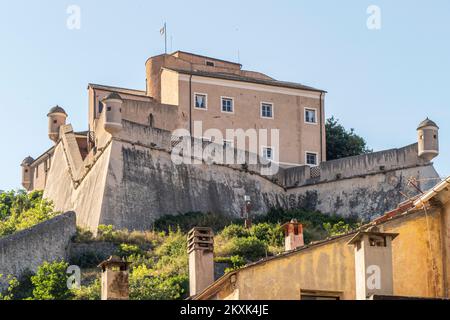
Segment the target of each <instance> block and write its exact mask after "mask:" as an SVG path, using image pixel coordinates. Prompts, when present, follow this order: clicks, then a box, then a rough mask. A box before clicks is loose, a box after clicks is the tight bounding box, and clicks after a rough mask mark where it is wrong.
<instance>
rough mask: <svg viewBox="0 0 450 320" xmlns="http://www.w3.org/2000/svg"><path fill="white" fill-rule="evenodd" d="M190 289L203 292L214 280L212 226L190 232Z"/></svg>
mask: <svg viewBox="0 0 450 320" xmlns="http://www.w3.org/2000/svg"><path fill="white" fill-rule="evenodd" d="M188 254H189V291H190V295H191V296H195V295H197V294H199V293H201V292H202V291H203V290H204V289H206V288H207V287H208V286H209V285H211V284H212V283H213V282H214V234H213V231H212V229H211V228H194V229H192V230H191V231H189V234H188Z"/></svg>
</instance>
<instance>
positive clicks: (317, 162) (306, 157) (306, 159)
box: [305, 151, 319, 167]
mask: <svg viewBox="0 0 450 320" xmlns="http://www.w3.org/2000/svg"><path fill="white" fill-rule="evenodd" d="M308 154H314V155H315V156H316V164H309V163H308ZM305 164H306V165H307V166H310V167H317V166H318V165H319V153H318V152H313V151H305Z"/></svg>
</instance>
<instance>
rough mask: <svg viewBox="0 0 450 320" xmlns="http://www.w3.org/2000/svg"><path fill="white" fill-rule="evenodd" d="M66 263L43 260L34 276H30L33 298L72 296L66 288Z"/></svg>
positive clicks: (58, 298) (61, 298) (63, 297)
mask: <svg viewBox="0 0 450 320" xmlns="http://www.w3.org/2000/svg"><path fill="white" fill-rule="evenodd" d="M68 266H69V265H68V264H67V263H66V262H64V261H55V262H52V263H48V262H44V264H42V265H41V266H40V267H39V268H38V270H37V272H36V275H35V276H32V277H31V282H32V283H33V286H34V290H33V298H34V299H36V300H67V299H69V298H70V297H71V296H72V293H71V291H70V290H69V288H67V279H68V275H67V273H66V271H67V268H68Z"/></svg>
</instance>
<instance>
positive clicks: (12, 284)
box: [0, 274, 19, 300]
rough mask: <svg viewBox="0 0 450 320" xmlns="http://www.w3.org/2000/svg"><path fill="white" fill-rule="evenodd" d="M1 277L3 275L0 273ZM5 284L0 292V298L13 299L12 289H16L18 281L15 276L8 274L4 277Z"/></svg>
mask: <svg viewBox="0 0 450 320" xmlns="http://www.w3.org/2000/svg"><path fill="white" fill-rule="evenodd" d="M1 278H3V275H2V274H0V279H1ZM6 281H7V285H8V287H7V288H6V290H5V292H0V300H13V299H14V298H15V297H14V291H16V289H17V287H18V286H19V281H18V280H17V278H15V277H13V276H11V275H9V276H7V277H6Z"/></svg>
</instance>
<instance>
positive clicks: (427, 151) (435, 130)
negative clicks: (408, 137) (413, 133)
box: [417, 118, 439, 161]
mask: <svg viewBox="0 0 450 320" xmlns="http://www.w3.org/2000/svg"><path fill="white" fill-rule="evenodd" d="M417 133H418V140H419V157H421V158H423V159H425V160H427V161H431V160H433V159H434V158H435V157H437V156H438V155H439V127H438V126H437V124H436V123H435V122H434V121H432V120H430V119H428V118H426V119H425V120H424V121H422V122H421V123H420V124H419V126H418V127H417Z"/></svg>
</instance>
